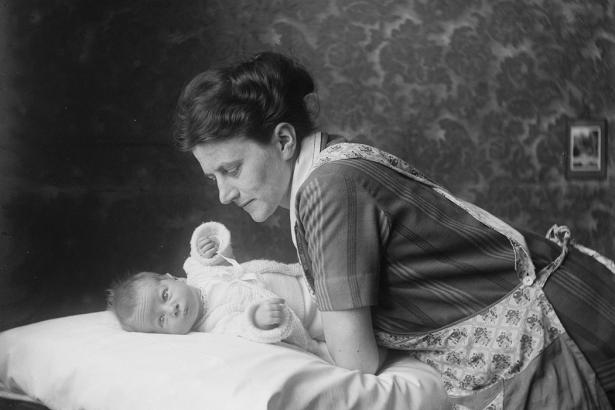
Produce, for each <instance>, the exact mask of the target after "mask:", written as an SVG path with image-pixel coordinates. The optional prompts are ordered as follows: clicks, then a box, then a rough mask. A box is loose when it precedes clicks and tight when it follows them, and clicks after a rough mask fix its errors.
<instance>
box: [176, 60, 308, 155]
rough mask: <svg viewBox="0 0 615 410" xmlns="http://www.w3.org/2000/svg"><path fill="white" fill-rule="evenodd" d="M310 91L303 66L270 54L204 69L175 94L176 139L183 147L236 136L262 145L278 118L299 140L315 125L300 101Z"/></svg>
mask: <svg viewBox="0 0 615 410" xmlns="http://www.w3.org/2000/svg"><path fill="white" fill-rule="evenodd" d="M314 89H315V87H314V80H313V79H312V76H311V75H310V74H309V73H308V72H307V70H306V69H305V68H303V67H302V66H301V65H300V64H299V63H297V62H296V61H294V60H292V59H290V58H289V57H286V56H284V55H282V54H278V53H273V52H264V53H259V54H256V55H255V56H254V57H252V58H251V59H249V60H247V61H244V62H241V63H239V64H237V65H234V66H230V67H226V68H220V69H211V70H207V71H205V72H203V73H201V74H198V75H197V76H196V77H194V78H193V79H192V81H190V82H189V83H188V85H186V87H185V88H184V90H183V92H182V93H181V96H180V97H179V101H178V104H177V111H176V117H175V131H174V137H175V142H176V144H177V146H178V147H179V149H181V150H182V151H191V150H192V149H193V148H194V147H195V146H196V145H198V144H201V143H204V142H210V141H214V140H223V139H226V138H232V137H234V136H239V135H241V136H243V137H246V138H250V139H252V140H254V141H256V142H259V143H263V144H265V143H267V142H269V141H270V139H271V136H272V134H273V130H274V129H275V127H276V125H278V124H279V123H281V122H288V123H290V124H292V125H293V127H295V132H296V134H297V139H298V140H299V142H300V141H301V139H302V138H303V137H305V136H306V135H308V134H309V133H311V132H312V131H313V130H314V129H315V125H314V121H313V119H312V115H311V112H310V109H309V108H308V107H307V106H306V101H305V97H306V96H307V95H308V94H311V93H313V92H314Z"/></svg>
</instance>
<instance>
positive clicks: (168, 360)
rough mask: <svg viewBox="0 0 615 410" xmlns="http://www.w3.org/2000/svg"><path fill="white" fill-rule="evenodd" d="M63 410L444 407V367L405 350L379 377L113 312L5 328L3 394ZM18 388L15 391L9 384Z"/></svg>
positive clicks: (0, 366) (1, 337)
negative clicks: (140, 325)
mask: <svg viewBox="0 0 615 410" xmlns="http://www.w3.org/2000/svg"><path fill="white" fill-rule="evenodd" d="M2 391H4V392H5V393H6V394H4V396H5V397H15V395H14V393H22V394H26V395H27V396H28V397H30V398H34V399H37V400H39V401H40V402H42V403H43V404H45V405H46V406H47V407H49V408H51V409H58V410H71V409H75V410H77V409H83V410H98V409H100V410H104V409H108V410H122V409H126V410H139V409H143V410H156V409H164V410H169V409H172V410H183V409H186V410H192V409H201V408H202V409H208V410H217V409H221V410H222V409H223V410H234V409H237V410H246V409H254V410H258V409H289V410H294V409H357V410H362V409H365V410H377V409H441V408H445V407H446V404H445V403H446V398H445V397H446V396H445V393H444V390H443V389H442V386H441V382H440V378H439V376H438V374H437V373H436V372H435V371H434V370H433V369H431V368H430V367H429V366H426V365H424V364H422V363H420V362H418V361H416V360H413V359H410V358H408V357H403V358H397V359H395V360H391V361H389V362H388V363H387V364H386V366H385V368H384V370H383V371H382V372H381V374H380V375H378V376H373V375H367V374H361V373H359V372H357V371H348V370H345V369H341V368H338V367H334V366H331V365H329V364H327V363H326V362H324V361H323V360H321V359H320V358H318V357H316V356H314V355H312V354H309V353H306V352H303V351H300V350H299V349H298V348H294V347H292V346H290V345H288V344H278V345H267V344H259V343H253V342H249V341H246V340H243V339H240V338H236V337H232V336H228V335H216V334H207V333H190V334H188V335H161V334H143V333H130V332H125V331H123V330H121V329H120V327H119V324H118V322H117V320H116V319H115V318H114V317H113V316H112V314H111V313H109V312H96V313H89V314H83V315H76V316H69V317H63V318H58V319H52V320H48V321H44V322H39V323H34V324H30V325H26V326H22V327H18V328H14V329H10V330H6V331H4V332H2V333H0V396H2V395H3V393H2ZM9 392H12V393H13V396H10V393H9Z"/></svg>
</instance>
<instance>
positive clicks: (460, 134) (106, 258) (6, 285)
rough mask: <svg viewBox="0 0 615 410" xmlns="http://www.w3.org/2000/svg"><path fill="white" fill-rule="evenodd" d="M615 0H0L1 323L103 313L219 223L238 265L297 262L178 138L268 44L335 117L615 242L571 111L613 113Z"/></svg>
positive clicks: (412, 158) (272, 225)
mask: <svg viewBox="0 0 615 410" xmlns="http://www.w3.org/2000/svg"><path fill="white" fill-rule="evenodd" d="M614 8H615V5H614V3H613V2H612V1H611V2H609V1H607V0H604V1H586V0H579V1H555V0H553V1H548V0H544V1H541V0H536V1H531V0H511V1H503V0H497V1H491V0H489V1H487V0H464V1H457V2H455V1H446V0H430V1H429V2H427V1H419V0H415V1H409V0H408V1H401V0H381V1H355V0H312V1H309V2H305V1H298V0H269V1H254V0H225V1H221V0H219V1H212V0H201V1H195V0H184V1H180V2H177V1H176V2H172V1H156V0H147V1H146V0H134V1H89V0H44V1H43V0H41V1H32V0H0V205H1V207H2V208H1V213H0V228H1V233H0V330H1V329H5V328H8V327H12V326H16V325H20V324H25V323H29V322H33V321H36V320H41V319H45V318H48V317H55V316H60V315H67V314H73V313H83V312H89V311H95V310H101V309H104V308H105V302H104V297H105V289H106V288H107V287H108V286H109V284H110V282H111V281H112V280H113V279H114V278H116V277H117V276H119V275H123V274H126V273H128V272H133V271H137V270H154V271H160V272H176V273H181V265H182V263H183V260H184V258H185V257H186V256H187V252H188V241H189V238H190V234H191V232H192V230H193V229H194V228H195V227H196V225H198V224H199V223H200V222H202V221H207V220H217V221H220V222H222V223H224V224H226V225H227V226H228V227H229V229H230V230H231V232H232V236H233V243H234V248H235V255H236V256H237V258H238V259H239V260H241V261H243V260H247V259H251V258H257V257H259V258H271V259H277V260H280V261H287V262H290V261H294V260H296V256H295V253H294V250H293V248H292V244H291V243H290V234H289V230H288V213H287V212H286V211H279V212H278V213H276V214H275V215H274V216H273V217H272V218H270V219H269V220H268V221H267V222H265V223H264V224H256V223H254V222H252V221H251V219H250V218H249V216H248V215H247V214H245V213H244V212H243V211H241V210H239V209H236V208H234V207H232V206H221V205H220V204H219V203H218V201H217V190H216V188H215V186H214V185H210V184H207V183H206V181H205V178H204V177H202V175H201V174H200V170H199V168H198V164H197V163H196V161H195V160H194V159H193V158H192V157H191V155H190V154H186V153H180V152H177V151H176V150H175V149H174V147H173V145H172V141H171V124H172V116H173V109H174V106H175V101H176V99H177V96H178V93H179V90H180V89H181V87H182V86H183V84H185V83H186V82H187V81H188V80H189V79H190V78H192V76H194V75H195V74H197V73H198V72H200V71H202V70H204V69H207V68H208V67H211V66H212V65H218V64H225V63H228V62H231V61H234V60H235V59H237V58H239V57H245V56H248V55H250V54H252V53H253V52H256V51H261V50H275V51H281V52H284V53H288V54H290V55H291V56H293V57H295V58H297V59H298V60H300V61H301V62H302V63H303V64H305V65H306V66H307V67H308V68H309V69H310V70H311V71H312V72H313V74H314V76H315V78H316V81H317V83H318V86H319V96H320V100H321V101H320V104H321V115H320V123H321V125H322V126H323V127H324V128H326V129H327V130H329V131H332V132H339V133H343V134H345V135H347V136H348V137H349V138H351V139H353V140H356V141H360V142H367V143H370V144H373V145H375V146H378V147H380V148H384V149H386V150H389V151H391V152H393V153H396V154H397V155H399V156H401V157H403V158H404V159H406V160H408V161H409V162H411V163H412V164H413V165H415V166H416V167H417V168H419V169H421V170H422V171H424V172H425V173H426V174H428V175H430V176H431V177H432V178H433V179H435V180H437V181H439V182H441V183H442V184H443V185H445V186H446V187H448V188H449V189H450V190H451V191H452V192H453V193H455V194H457V195H459V196H461V197H462V198H464V199H467V200H470V201H474V202H476V203H477V204H478V205H480V206H482V207H484V208H486V209H488V210H489V211H491V212H492V213H494V214H496V215H498V216H500V217H502V218H503V219H504V220H506V221H507V222H509V223H512V224H514V225H516V226H519V227H522V228H525V229H530V230H534V231H537V232H540V233H544V232H545V231H546V230H547V229H548V228H549V227H550V226H551V225H552V224H554V223H558V224H567V225H569V226H570V227H571V228H572V231H573V235H574V236H575V237H576V238H577V240H578V241H579V242H581V243H583V244H585V245H587V246H590V247H592V248H595V249H597V250H599V251H600V252H602V253H604V254H605V255H607V256H610V257H614V256H615V241H614V239H613V237H614V236H615V225H614V222H615V161H614V159H615V149H614V147H615V141H613V137H612V136H611V143H610V144H609V147H608V151H609V158H610V161H609V170H608V176H607V179H606V180H600V181H595V180H589V181H569V180H566V179H565V178H564V162H563V153H564V138H565V130H566V122H567V121H568V120H570V119H582V118H606V119H607V120H608V121H609V128H610V129H613V128H614V127H613V126H614V125H615V124H614V122H615V121H614V119H615V10H614Z"/></svg>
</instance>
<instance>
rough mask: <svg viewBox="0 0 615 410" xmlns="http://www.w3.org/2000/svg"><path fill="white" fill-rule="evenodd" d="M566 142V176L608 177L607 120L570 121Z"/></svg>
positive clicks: (579, 177) (575, 177)
mask: <svg viewBox="0 0 615 410" xmlns="http://www.w3.org/2000/svg"><path fill="white" fill-rule="evenodd" d="M565 142H566V153H565V154H566V155H565V158H566V167H565V168H566V178H568V179H604V178H606V166H607V144H606V143H607V130H606V120H571V121H569V122H568V127H567V133H566V141H565Z"/></svg>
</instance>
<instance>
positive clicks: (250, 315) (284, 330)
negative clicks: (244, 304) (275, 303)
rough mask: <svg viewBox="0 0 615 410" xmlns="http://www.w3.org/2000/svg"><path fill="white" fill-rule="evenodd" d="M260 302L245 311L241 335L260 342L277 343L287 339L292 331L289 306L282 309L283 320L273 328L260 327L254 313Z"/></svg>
mask: <svg viewBox="0 0 615 410" xmlns="http://www.w3.org/2000/svg"><path fill="white" fill-rule="evenodd" d="M260 302H262V301H260ZM260 302H256V303H253V304H252V305H250V306H249V307H248V308H247V309H246V310H245V312H244V315H243V320H242V322H243V323H242V332H241V333H242V334H241V336H242V337H244V338H246V339H249V340H252V341H254V342H260V343H277V342H280V341H282V340H284V339H286V338H287V337H288V336H289V335H290V333H291V331H292V321H291V313H290V310H289V309H288V307H287V306H284V308H283V310H282V321H281V322H280V324H279V325H278V326H276V327H274V328H273V329H269V330H264V329H260V328H258V327H257V326H256V324H255V323H254V313H255V312H256V308H257V307H258V305H259V304H260Z"/></svg>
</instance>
